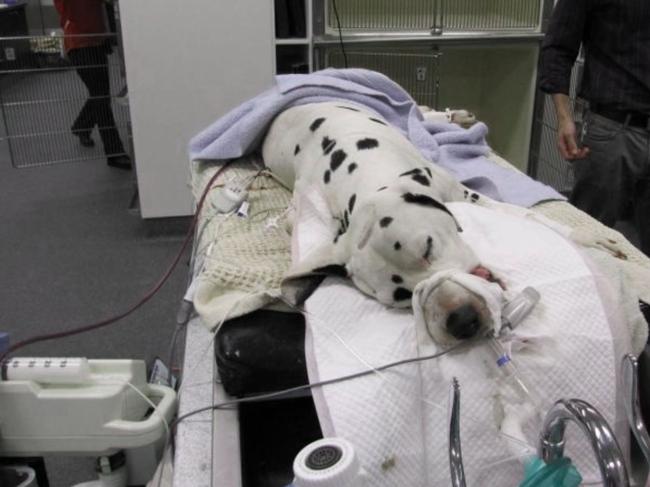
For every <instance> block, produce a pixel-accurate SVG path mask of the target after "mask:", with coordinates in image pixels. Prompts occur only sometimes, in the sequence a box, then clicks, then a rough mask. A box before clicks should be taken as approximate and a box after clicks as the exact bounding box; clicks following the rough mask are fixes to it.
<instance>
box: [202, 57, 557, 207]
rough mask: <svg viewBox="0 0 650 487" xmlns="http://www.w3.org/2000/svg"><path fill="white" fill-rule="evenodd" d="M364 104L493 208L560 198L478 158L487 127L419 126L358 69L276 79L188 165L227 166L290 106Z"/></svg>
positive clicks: (413, 112) (214, 128)
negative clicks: (220, 162)
mask: <svg viewBox="0 0 650 487" xmlns="http://www.w3.org/2000/svg"><path fill="white" fill-rule="evenodd" d="M341 100H345V101H349V102H353V103H357V104H360V105H363V106H364V107H366V108H368V109H370V110H372V111H374V112H375V113H376V114H377V115H380V116H382V117H384V119H385V120H386V121H388V122H389V123H390V124H392V125H393V126H394V127H396V128H398V129H399V130H400V131H401V132H402V133H403V134H404V135H405V136H406V137H408V138H409V140H410V141H411V142H412V143H413V144H414V145H415V146H416V147H417V148H418V149H419V150H420V152H421V153H422V155H423V156H424V157H425V158H426V159H428V160H429V161H431V162H432V163H437V164H439V165H440V166H442V167H444V168H445V169H447V170H448V171H449V172H450V173H451V174H452V175H453V176H454V177H455V178H456V179H457V180H459V181H461V182H462V183H463V184H465V185H466V186H468V187H469V188H471V189H473V190H474V191H478V192H479V193H482V194H484V195H487V196H489V197H491V198H494V199H496V200H498V201H504V202H506V203H512V204H516V205H520V206H524V207H530V206H533V205H534V204H536V203H539V202H540V201H545V200H557V199H565V198H564V197H563V196H561V195H560V194H559V193H557V192H556V191H555V190H553V189H552V188H550V187H549V186H546V185H544V184H541V183H539V182H537V181H534V180H533V179H531V178H530V177H528V176H526V175H524V174H521V173H518V172H515V171H512V170H509V169H504V168H502V167H499V166H497V165H496V164H494V163H493V162H491V161H490V160H488V159H487V158H486V157H485V156H486V154H487V153H488V150H489V148H488V146H487V143H486V142H485V136H486V134H487V130H488V129H487V127H486V125H485V124H483V123H477V124H476V125H474V126H472V127H471V128H469V129H463V128H461V127H459V126H457V125H454V124H450V123H432V122H428V121H425V120H424V119H423V117H422V114H421V113H420V110H419V109H418V107H417V103H416V102H415V101H414V100H413V99H412V98H411V97H410V96H409V94H408V93H407V92H406V91H404V89H403V88H402V87H401V86H399V85H398V84H397V83H395V82H393V81H392V80H390V79H389V78H387V77H386V76H384V75H382V74H380V73H377V72H374V71H369V70H365V69H326V70H323V71H317V72H315V73H312V74H303V75H301V74H289V75H280V76H277V77H276V84H275V86H273V87H272V88H271V89H269V90H267V91H266V92H264V93H262V94H261V95H258V96H257V97H255V98H253V99H251V100H249V101H247V102H245V103H243V104H242V105H240V106H238V107H237V108H235V109H234V110H232V111H231V112H229V113H228V114H226V115H225V116H223V117H221V118H220V119H219V120H217V121H216V122H214V123H213V124H212V125H210V126H209V127H207V128H206V129H204V130H203V131H202V132H201V133H199V134H198V135H196V136H195V137H194V138H193V139H192V140H191V141H190V158H191V160H206V159H233V158H237V157H241V156H243V155H246V154H248V153H250V152H252V151H254V150H255V149H257V148H258V147H259V145H260V143H261V142H262V139H263V137H264V135H265V134H266V131H267V129H268V127H269V125H270V123H271V122H272V121H273V119H274V118H275V116H276V115H278V114H280V113H281V112H282V111H284V110H286V109H287V108H290V107H292V106H297V105H304V104H307V103H317V102H325V101H341Z"/></svg>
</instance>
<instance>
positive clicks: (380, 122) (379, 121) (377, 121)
mask: <svg viewBox="0 0 650 487" xmlns="http://www.w3.org/2000/svg"><path fill="white" fill-rule="evenodd" d="M370 120H371V121H373V122H375V123H379V124H381V125H386V122H384V121H383V120H379V119H378V118H372V117H370Z"/></svg>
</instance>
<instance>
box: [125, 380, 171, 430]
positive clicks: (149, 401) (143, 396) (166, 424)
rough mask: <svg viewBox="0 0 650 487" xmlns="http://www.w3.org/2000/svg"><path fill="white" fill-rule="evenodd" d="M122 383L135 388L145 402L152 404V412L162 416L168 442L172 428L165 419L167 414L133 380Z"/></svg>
mask: <svg viewBox="0 0 650 487" xmlns="http://www.w3.org/2000/svg"><path fill="white" fill-rule="evenodd" d="M120 384H126V385H127V386H129V387H130V388H131V389H133V390H134V391H135V392H136V393H137V394H138V395H139V396H140V397H141V398H142V399H144V400H145V402H146V403H147V404H149V406H151V408H152V409H153V413H152V414H154V413H155V414H157V415H158V417H159V418H160V420H161V421H162V423H163V425H164V426H165V431H166V437H165V442H167V439H168V438H169V436H170V435H171V431H170V429H169V423H168V422H167V419H165V416H164V415H163V414H162V413H161V412H160V411H159V410H158V406H157V405H156V404H154V402H153V401H152V400H151V399H149V398H148V397H147V396H146V395H145V393H144V392H142V391H141V390H140V389H138V388H137V387H136V386H134V385H133V384H132V383H131V382H129V381H128V380H127V381H125V382H121V383H120Z"/></svg>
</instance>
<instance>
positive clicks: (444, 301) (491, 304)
mask: <svg viewBox="0 0 650 487" xmlns="http://www.w3.org/2000/svg"><path fill="white" fill-rule="evenodd" d="M504 302H505V296H504V290H503V288H502V287H501V286H500V285H499V283H498V282H494V281H492V282H490V281H488V280H487V279H486V276H481V277H479V276H478V275H476V274H469V273H467V272H463V271H460V270H447V271H442V272H438V273H436V274H434V275H433V276H431V277H430V278H429V279H426V280H424V281H422V282H420V283H418V285H417V286H416V287H415V290H414V292H413V311H414V314H415V321H416V326H417V328H418V329H419V330H422V332H423V334H422V335H421V336H425V335H428V336H429V337H430V339H433V341H434V342H436V343H438V344H441V345H442V344H445V345H446V344H451V343H453V342H455V341H458V340H467V339H469V338H472V337H474V336H476V335H478V334H482V333H496V334H498V333H499V331H500V329H501V309H502V308H503V304H504Z"/></svg>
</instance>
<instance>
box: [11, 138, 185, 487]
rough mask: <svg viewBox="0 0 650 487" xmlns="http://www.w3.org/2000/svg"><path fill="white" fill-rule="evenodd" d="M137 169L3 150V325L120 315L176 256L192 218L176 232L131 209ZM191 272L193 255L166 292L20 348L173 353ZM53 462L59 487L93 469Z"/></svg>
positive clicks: (16, 330) (139, 355) (22, 330)
mask: <svg viewBox="0 0 650 487" xmlns="http://www.w3.org/2000/svg"><path fill="white" fill-rule="evenodd" d="M94 137H95V138H97V134H96V133H95V134H94ZM134 177H135V176H134V174H133V173H131V172H124V171H120V170H117V169H112V168H109V167H108V166H106V164H105V163H104V161H102V160H93V161H88V162H83V163H70V164H60V165H55V166H49V167H40V168H29V169H14V168H12V166H11V163H10V160H9V157H8V154H7V152H6V150H5V151H0V289H2V291H1V292H0V330H1V331H8V332H10V333H11V335H12V340H13V341H17V340H20V339H23V338H26V337H29V336H31V335H34V334H41V333H48V332H53V331H58V330H62V329H67V328H71V327H75V326H78V325H81V324H86V323H88V322H93V321H95V320H97V319H100V318H104V317H107V316H111V315H113V314H114V313H116V312H118V311H121V310H123V309H125V308H126V307H127V306H128V305H130V304H131V303H133V302H134V301H135V300H136V299H137V298H138V297H140V296H141V295H142V294H143V293H144V292H145V291H146V290H148V289H149V288H150V287H151V285H152V283H154V282H155V281H156V280H157V278H158V277H159V275H161V273H162V272H163V270H164V269H165V268H166V266H167V265H168V263H169V262H171V260H172V258H173V256H174V255H175V254H176V252H177V251H178V249H179V246H180V243H181V240H182V236H181V234H180V232H181V227H185V226H186V222H181V223H180V224H175V225H171V226H172V231H167V230H166V227H167V226H168V225H164V224H163V225H153V224H145V223H144V222H143V221H142V220H141V219H140V217H139V216H138V215H137V213H136V212H133V211H129V210H128V206H129V203H130V202H131V200H132V197H133V195H134V191H135V182H134ZM175 223H177V222H175ZM186 274H187V258H184V259H183V260H182V261H181V265H180V268H179V269H178V271H177V272H176V273H175V274H174V275H173V277H172V279H171V280H170V282H169V283H168V285H167V286H165V287H164V288H163V289H162V291H161V292H160V293H159V295H158V296H156V297H155V298H154V299H153V300H152V301H150V302H149V303H148V304H147V305H145V307H144V308H142V309H140V310H139V311H137V312H136V313H135V314H133V315H132V316H130V317H128V318H127V319H125V320H123V321H122V322H121V323H119V324H117V325H114V326H111V327H110V328H108V329H103V330H100V331H96V332H92V333H90V334H86V335H80V336H76V337H71V338H67V339H63V340H58V341H53V342H47V343H42V344H36V345H33V346H30V347H28V348H26V349H24V350H23V351H22V352H21V354H22V355H41V356H85V357H89V358H100V357H101V358H134V359H143V360H146V361H147V362H150V361H151V360H152V359H153V358H154V357H156V356H157V355H166V351H167V346H168V343H169V339H170V337H171V333H172V331H173V327H174V317H175V313H176V310H177V307H178V305H179V302H180V299H181V297H182V294H183V291H184V287H185V284H186ZM47 464H48V470H49V474H50V478H51V481H52V482H51V485H52V486H53V487H64V486H65V487H67V486H69V485H72V484H74V483H77V482H81V481H85V480H90V479H91V478H92V476H93V472H92V468H91V463H90V461H88V460H81V459H66V458H51V459H50V458H48V459H47Z"/></svg>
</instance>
